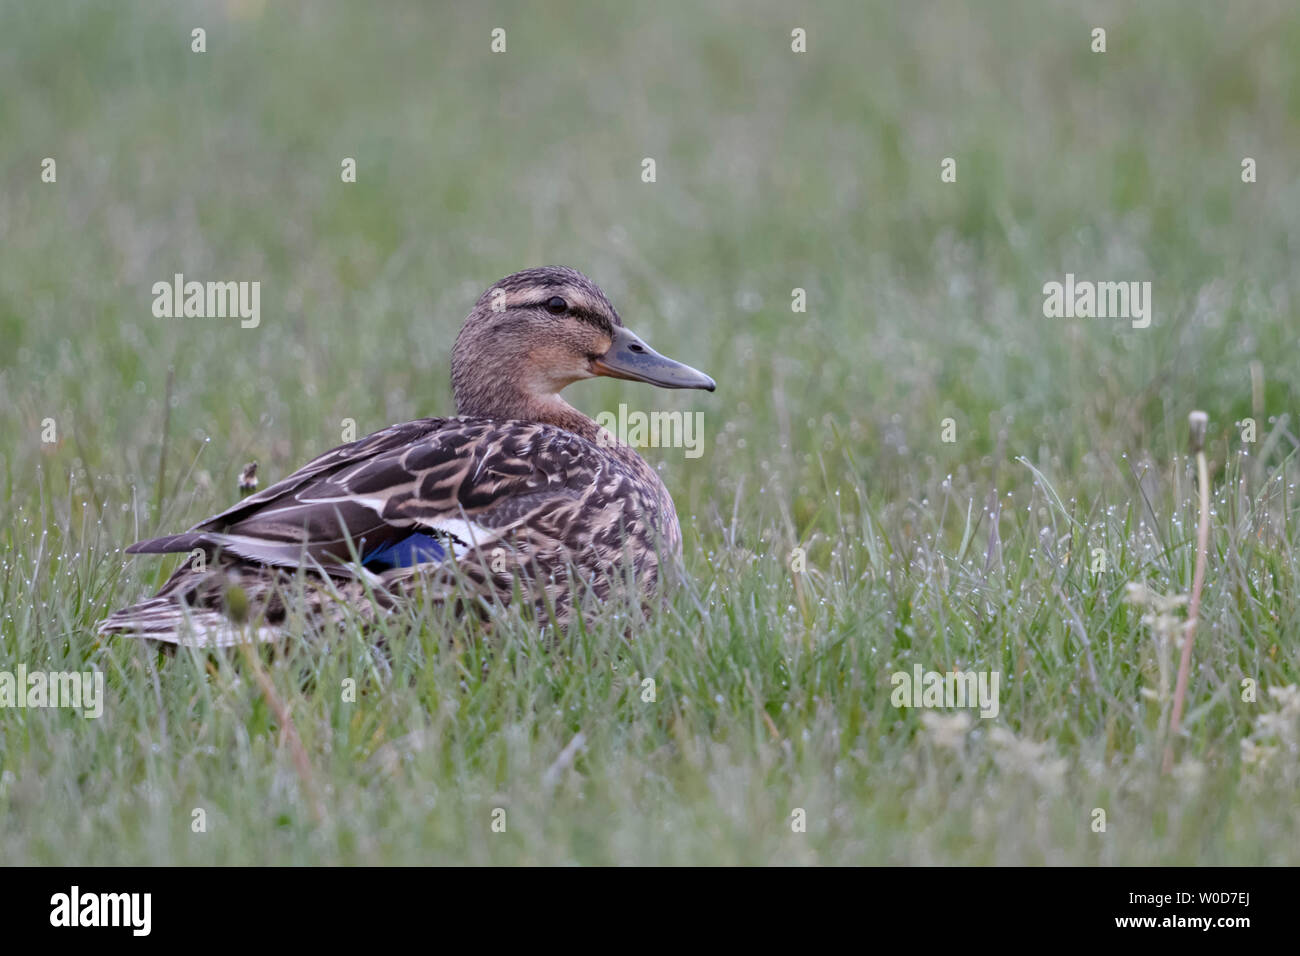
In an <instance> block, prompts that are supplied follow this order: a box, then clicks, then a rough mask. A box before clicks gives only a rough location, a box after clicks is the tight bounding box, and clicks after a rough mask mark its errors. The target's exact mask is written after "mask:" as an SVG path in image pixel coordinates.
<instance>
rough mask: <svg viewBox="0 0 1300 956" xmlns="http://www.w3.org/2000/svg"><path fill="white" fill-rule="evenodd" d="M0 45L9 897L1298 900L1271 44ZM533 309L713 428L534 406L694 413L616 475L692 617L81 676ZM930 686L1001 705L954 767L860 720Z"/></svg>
mask: <svg viewBox="0 0 1300 956" xmlns="http://www.w3.org/2000/svg"><path fill="white" fill-rule="evenodd" d="M0 22H3V24H4V30H3V33H4V39H3V41H0V90H3V91H4V93H3V96H0V250H2V253H0V481H3V489H2V493H0V546H2V548H3V555H0V671H14V670H15V668H16V667H17V666H19V665H22V666H24V667H26V668H27V669H29V670H36V669H41V670H48V671H86V670H96V671H101V672H102V673H103V675H104V682H105V700H104V702H103V703H104V712H103V715H102V716H101V717H99V718H98V719H85V718H83V717H82V716H80V715H79V714H77V713H74V712H72V711H70V710H66V709H38V708H25V709H23V708H16V707H9V708H0V847H2V848H3V850H0V862H2V863H5V864H59V863H85V864H128V863H131V864H134V863H140V864H161V863H180V864H239V863H274V864H281V863H295V864H301V863H308V864H336V863H338V864H374V863H402V864H446V863H473V864H507V863H509V864H515V863H530V864H573V863H576V864H703V863H711V864H775V863H787V864H883V863H902V864H940V863H962V864H1048V865H1056V864H1102V865H1133V864H1175V863H1177V864H1291V865H1295V864H1297V863H1300V813H1297V801H1296V792H1297V784H1300V694H1298V693H1297V691H1296V690H1295V686H1296V685H1297V684H1300V661H1298V659H1297V650H1298V648H1300V618H1298V616H1297V604H1298V596H1300V510H1298V509H1297V503H1296V502H1297V489H1296V485H1295V481H1296V473H1297V470H1298V468H1300V461H1298V460H1297V448H1300V440H1298V439H1297V437H1296V436H1297V433H1300V429H1298V428H1297V414H1298V413H1300V351H1298V350H1300V270H1297V269H1296V262H1297V258H1298V257H1300V231H1298V230H1300V225H1298V224H1300V174H1298V172H1297V157H1300V61H1297V59H1296V57H1295V55H1294V53H1295V51H1296V50H1297V49H1300V12H1298V11H1297V9H1296V7H1295V5H1294V4H1293V3H1291V2H1288V0H1250V2H1246V3H1244V4H1235V5H1227V4H1221V3H1215V2H1208V0H1190V2H1189V0H1152V2H1144V3H1142V4H1141V5H1136V4H1123V3H1119V2H1113V3H1096V4H1087V5H1084V6H1083V7H1081V6H1080V5H1079V4H1073V3H1067V2H1063V0H1051V2H1039V0H1000V2H993V3H982V4H966V3H959V2H952V0H938V2H933V3H925V4H910V3H895V4H878V5H872V6H871V7H870V8H869V9H868V8H866V7H864V5H862V4H860V3H852V2H847V0H846V2H827V3H819V4H815V5H812V4H810V5H807V6H799V7H791V6H790V5H789V4H781V3H776V2H769V0H763V2H757V3H740V2H738V0H727V2H720V3H713V4H707V5H704V4H695V3H690V2H686V0H667V2H662V3H656V4H635V5H633V4H597V3H580V2H567V0H566V2H561V3H550V4H546V5H544V6H543V5H532V4H511V3H503V2H488V3H479V4H474V5H472V6H470V5H464V6H452V5H451V4H425V3H416V2H393V3H385V4H373V5H370V4H367V5H362V4H356V3H344V2H337V0H336V2H325V3H306V2H302V3H296V2H295V3H270V2H259V0H225V2H202V3H201V2H182V3H169V4H158V3H149V2H142V0H130V2H121V3H108V2H92V3H71V2H63V0H52V2H47V3H42V4H27V3H21V2H17V0H4V2H0ZM196 27H202V28H203V29H204V30H205V31H206V32H205V51H204V52H195V51H194V50H193V49H192V45H193V37H192V30H194V29H195V28H196ZM1096 27H1102V28H1104V29H1105V30H1106V50H1105V52H1094V51H1093V49H1092V47H1093V45H1094V41H1093V39H1092V31H1093V29H1094V28H1096ZM495 28H501V29H504V30H505V42H506V49H505V51H504V52H501V53H494V52H492V49H491V43H492V36H491V31H492V30H493V29H495ZM796 28H797V29H801V30H804V31H806V51H805V52H795V51H794V50H792V42H793V41H792V30H795V29H796ZM46 158H51V159H53V160H55V163H56V165H55V167H54V169H55V170H56V173H55V179H54V181H53V182H49V181H45V180H44V178H43V171H44V169H45V168H46V167H45V166H44V164H43V161H44V160H45V159H46ZM346 158H352V159H354V160H355V164H356V181H355V182H344V181H343V177H342V176H341V167H342V163H343V161H344V160H345V159H346ZM945 158H950V159H952V160H954V165H953V166H952V167H951V168H952V169H953V171H954V172H955V180H954V181H944V177H943V176H942V175H941V173H942V171H943V166H942V164H943V160H944V159H945ZM1247 158H1249V159H1251V160H1253V161H1254V162H1253V164H1252V166H1251V168H1252V169H1253V170H1254V176H1253V179H1254V181H1252V182H1246V181H1243V172H1244V168H1243V161H1244V160H1245V159H1247ZM646 159H653V160H654V172H655V175H654V181H653V182H646V181H645V178H644V170H645V169H646V167H645V165H644V160H646ZM949 178H951V177H949ZM552 263H554V264H563V265H569V266H573V267H575V268H578V269H580V270H582V271H583V272H584V273H586V274H587V275H589V276H590V277H591V278H592V279H594V280H595V281H596V282H597V283H599V284H600V285H601V287H602V288H603V289H604V290H605V291H606V292H607V293H608V295H609V297H610V299H611V300H612V301H613V303H614V304H615V305H616V306H617V308H618V309H619V311H620V313H621V315H622V318H623V320H624V322H625V323H626V324H627V325H628V326H629V327H631V328H632V329H634V330H635V331H636V332H637V333H638V334H640V335H641V336H643V337H644V338H645V339H646V340H647V341H648V342H649V343H650V344H651V345H652V346H654V347H655V348H657V349H659V350H660V351H662V352H664V353H665V354H667V355H671V356H673V357H674V358H677V359H680V360H681V361H684V362H688V363H690V364H691V365H693V366H695V367H697V368H699V369H702V370H704V371H706V372H708V373H709V374H710V375H712V376H713V377H714V378H715V379H716V380H717V382H718V389H717V391H716V393H713V394H704V393H699V392H673V393H668V392H661V391H655V390H653V389H651V388H649V387H648V386H644V385H636V384H632V383H627V382H618V381H612V380H599V381H594V382H584V383H579V384H577V385H575V386H573V387H572V388H570V389H569V390H568V391H567V392H566V398H568V400H569V401H571V402H572V403H573V404H575V405H576V406H578V407H579V408H581V409H583V410H584V411H586V412H588V413H589V414H591V415H593V416H594V415H595V414H597V413H598V412H601V411H614V412H616V411H617V409H618V408H619V405H620V403H625V404H626V405H627V406H628V407H629V408H631V409H638V410H643V411H647V412H649V411H656V410H658V411H681V412H688V413H692V414H693V413H695V412H700V413H702V415H703V418H702V422H703V425H704V431H703V442H702V445H701V448H700V453H699V455H698V457H694V456H688V455H687V454H686V453H685V451H686V450H685V449H682V448H649V449H645V450H644V452H643V454H644V456H645V457H646V458H647V459H648V460H650V461H651V462H652V463H653V464H655V465H656V466H658V467H659V468H660V470H661V473H662V475H663V477H664V481H665V483H666V484H667V486H668V488H669V489H670V491H671V492H672V494H673V496H674V498H675V500H676V503H677V509H678V512H679V514H680V516H681V521H682V527H683V532H684V538H685V544H684V567H685V572H686V576H685V580H684V581H683V582H682V583H681V584H680V586H679V587H677V588H676V589H675V590H673V592H672V593H671V594H670V595H669V596H668V598H667V599H666V601H665V603H664V605H663V606H662V607H661V608H657V609H656V610H655V613H654V614H653V615H652V616H651V617H650V618H649V619H648V620H645V621H638V622H637V623H636V626H635V628H634V629H633V630H634V633H633V634H632V635H631V637H630V639H629V638H628V636H627V635H626V634H625V632H626V630H627V629H628V621H629V617H628V614H627V613H626V609H620V608H617V607H610V608H605V609H597V610H596V611H594V612H593V613H591V614H589V615H587V616H584V618H583V619H582V621H581V623H580V625H579V626H576V627H575V628H574V629H573V630H572V632H571V633H570V634H569V635H568V636H567V638H566V639H565V640H563V641H561V642H558V643H557V642H553V641H548V640H546V639H544V638H543V637H542V636H540V635H539V634H538V632H537V629H536V627H535V626H533V625H532V624H531V623H530V622H529V621H528V620H526V619H525V618H524V617H521V616H519V615H506V616H505V617H503V618H502V619H501V620H499V621H497V622H496V625H495V627H494V628H493V630H492V633H491V635H490V636H485V635H483V634H482V633H480V632H479V630H478V629H477V628H476V627H475V626H474V625H473V624H472V623H471V622H469V621H456V620H453V619H451V617H450V616H449V615H448V614H446V613H443V612H441V611H440V609H437V608H428V607H424V608H418V609H415V610H413V611H412V612H411V613H410V614H409V615H405V616H399V617H398V618H396V619H394V620H392V621H389V622H387V623H386V624H385V633H384V639H385V643H384V645H383V646H382V647H376V645H375V643H374V641H372V640H371V639H369V638H368V637H367V636H366V635H364V634H363V633H362V632H361V631H360V630H352V631H348V630H347V629H344V630H343V631H341V632H339V633H336V634H334V635H332V637H331V639H329V640H320V641H292V640H289V641H285V642H283V644H282V645H281V646H278V647H277V648H275V650H274V652H273V653H270V652H268V653H264V654H260V655H256V656H251V657H250V656H246V655H242V654H240V653H238V652H229V653H214V654H209V653H200V652H192V651H185V650H182V651H181V652H179V653H176V654H174V655H167V654H160V653H158V652H157V650H156V649H154V648H150V647H148V646H145V645H143V644H140V643H137V642H133V641H126V640H110V641H103V640H99V639H97V638H96V636H95V634H94V626H95V624H96V622H97V621H99V620H100V619H101V618H102V617H104V616H105V615H106V614H107V613H108V612H110V611H112V610H114V609H115V608H118V607H121V606H123V605H125V604H128V603H131V602H133V601H136V600H139V599H141V598H142V597H144V596H145V595H147V594H148V593H151V591H152V590H153V589H155V588H156V587H157V586H158V585H160V584H161V582H162V581H163V580H164V579H165V577H166V575H167V573H169V572H170V571H171V569H172V568H173V567H174V566H175V563H176V562H175V560H174V559H171V560H163V559H159V558H156V557H138V558H137V557H128V556H126V555H125V554H123V549H124V548H125V547H126V545H128V544H130V543H131V542H133V541H136V540H138V539H140V538H143V537H147V536H149V535H153V534H162V533H167V532H171V531H179V530H183V529H184V528H186V527H188V526H189V525H191V524H192V523H194V522H196V521H198V520H200V519H202V518H204V517H206V516H208V515H210V514H212V513H214V512H216V511H218V510H220V509H222V508H224V507H226V506H227V505H228V504H230V503H232V502H233V501H234V500H236V498H237V496H238V492H237V490H236V483H237V479H238V476H239V474H240V470H241V468H242V467H243V466H244V464H245V463H246V462H248V461H249V460H253V459H255V460H257V461H258V462H259V467H260V475H261V476H262V480H263V481H264V482H268V481H273V480H275V479H276V478H278V477H281V476H283V475H285V474H288V473H289V472H290V471H291V470H292V469H293V468H295V467H296V466H298V465H300V464H302V463H303V462H305V461H306V460H307V459H308V458H310V457H312V456H314V455H316V454H318V453H320V452H322V451H324V450H326V449H328V448H330V447H332V446H334V445H337V444H339V443H340V441H341V440H342V430H343V429H344V428H345V427H346V424H345V423H346V422H348V421H351V422H353V423H355V426H356V429H357V434H358V435H361V434H365V433H366V432H368V431H373V430H375V429H378V428H381V427H383V426H385V425H387V424H389V423H392V422H396V421H403V420H407V419H411V418H416V417H421V416H427V415H438V414H450V413H451V412H452V411H453V408H452V401H451V390H450V383H449V371H448V363H449V353H450V349H451V345H452V342H453V339H454V336H455V334H456V331H457V330H458V328H459V327H460V323H461V322H462V321H463V319H464V317H465V315H466V313H467V312H468V311H469V309H470V307H471V306H472V304H473V302H474V300H475V299H476V298H477V296H478V295H479V294H480V293H481V292H482V290H483V289H484V288H486V287H487V286H488V285H489V284H490V283H491V282H493V281H495V280H496V279H498V278H500V277H501V276H504V275H506V274H508V273H511V272H514V271H516V270H518V269H523V268H527V267H530V266H536V265H545V264H552ZM176 273H183V274H185V276H186V277H187V278H194V279H198V280H220V281H225V280H232V281H234V280H250V281H253V280H255V281H259V282H260V284H261V286H260V288H261V306H260V308H261V314H260V322H259V323H258V324H257V326H256V327H255V328H244V327H241V323H240V322H239V320H238V319H198V318H188V319H187V318H159V317H156V316H155V315H154V313H153V310H152V308H151V305H152V302H153V299H154V296H153V294H152V292H151V289H152V287H153V285H154V284H155V283H157V282H159V281H164V282H170V281H171V280H172V278H173V276H174V275H175V274H176ZM1067 274H1069V275H1074V276H1076V277H1078V278H1080V279H1088V280H1096V281H1126V282H1127V281H1140V282H1150V283H1151V289H1152V299H1151V302H1152V305H1153V308H1152V313H1151V321H1150V324H1149V325H1148V326H1147V327H1144V328H1138V327H1134V323H1132V322H1130V321H1128V320H1126V319H1122V318H1104V319H1103V318H1065V317H1061V318H1049V317H1046V316H1045V315H1044V309H1043V306H1044V292H1043V287H1044V284H1045V283H1049V282H1063V281H1064V280H1065V277H1066V275H1067ZM795 290H802V301H801V302H800V301H798V300H799V299H800V296H799V294H798V293H796V291H795ZM800 305H802V306H803V311H798V310H797V309H798V307H799V306H800ZM1194 409H1200V410H1203V411H1205V412H1206V413H1207V414H1208V416H1209V430H1208V437H1207V446H1206V447H1207V452H1208V456H1209V461H1210V479H1211V503H1212V509H1211V510H1212V519H1211V532H1210V546H1209V555H1208V574H1207V578H1206V584H1205V590H1204V595H1203V601H1202V605H1201V611H1200V619H1199V626H1198V629H1197V632H1196V642H1195V645H1194V653H1193V658H1192V671H1191V679H1190V683H1189V687H1188V693H1187V702H1188V705H1187V713H1186V717H1185V719H1184V725H1183V728H1182V731H1181V732H1180V733H1179V734H1178V735H1177V736H1176V737H1172V739H1171V735H1170V733H1169V723H1170V711H1171V707H1172V694H1173V672H1174V670H1175V668H1176V666H1177V660H1178V647H1177V641H1176V640H1175V638H1174V636H1173V635H1174V633H1175V632H1176V631H1178V630H1179V628H1178V627H1177V624H1176V622H1177V621H1178V620H1181V616H1182V615H1183V614H1184V613H1185V608H1183V607H1181V606H1178V605H1176V604H1171V605H1170V608H1171V609H1170V610H1168V611H1167V612H1166V611H1163V610H1162V608H1163V604H1162V603H1161V602H1160V597H1161V596H1168V597H1175V596H1179V595H1186V594H1187V593H1188V592H1189V591H1190V589H1191V582H1192V574H1193V566H1194V560H1195V535H1196V523H1197V514H1196V480H1195V469H1194V467H1193V466H1192V464H1191V461H1190V459H1189V457H1188V438H1187V421H1188V414H1189V413H1190V412H1191V411H1193V410H1194ZM1134 595H1138V596H1139V599H1140V600H1139V601H1138V602H1135V601H1134V600H1133V597H1134ZM1143 601H1145V603H1142V602H1143ZM1171 617H1172V619H1173V622H1172V623H1171V621H1170V618H1171ZM918 665H919V666H920V667H922V668H923V669H925V670H929V671H941V672H947V671H952V670H954V669H956V670H962V671H971V670H973V671H980V672H990V673H991V672H996V673H998V674H999V675H1000V679H1001V682H1000V696H999V707H998V712H997V714H996V716H994V717H988V718H982V717H980V716H979V714H978V713H970V712H967V711H957V710H950V709H940V710H927V709H924V708H899V707H896V706H894V705H893V703H892V702H891V694H892V692H893V690H894V686H893V682H892V675H893V674H895V673H898V672H905V673H912V672H913V669H914V668H915V667H916V666H918ZM647 680H652V681H653V691H654V692H653V694H652V695H651V694H648V693H647V690H646V688H647V686H648V685H647V684H646V681H647ZM347 681H352V682H354V683H353V684H352V685H347V684H345V682H347ZM345 686H354V687H355V691H356V692H355V695H354V696H353V698H352V699H348V696H349V695H347V694H346V693H344V692H342V691H341V688H344V687H345ZM647 697H652V698H653V699H647ZM1166 744H1171V745H1172V748H1173V754H1174V757H1175V760H1174V764H1173V769H1172V771H1171V772H1169V773H1165V772H1162V768H1161V762H1162V755H1163V752H1164V749H1165V747H1166ZM1098 810H1101V811H1103V816H1102V817H1099V816H1098V814H1097V811H1098ZM1103 819H1104V829H1099V828H1098V822H1099V820H1103Z"/></svg>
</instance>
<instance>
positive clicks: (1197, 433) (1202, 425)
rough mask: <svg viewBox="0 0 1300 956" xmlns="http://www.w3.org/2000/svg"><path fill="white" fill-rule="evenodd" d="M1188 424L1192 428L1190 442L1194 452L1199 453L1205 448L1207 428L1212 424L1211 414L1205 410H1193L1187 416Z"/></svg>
mask: <svg viewBox="0 0 1300 956" xmlns="http://www.w3.org/2000/svg"><path fill="white" fill-rule="evenodd" d="M1187 424H1188V426H1189V430H1190V439H1189V444H1190V445H1191V449H1192V454H1193V455H1199V454H1200V453H1201V452H1202V451H1204V450H1205V430H1206V429H1207V428H1208V427H1209V425H1210V416H1209V415H1207V414H1205V412H1192V413H1191V414H1190V415H1188V416H1187Z"/></svg>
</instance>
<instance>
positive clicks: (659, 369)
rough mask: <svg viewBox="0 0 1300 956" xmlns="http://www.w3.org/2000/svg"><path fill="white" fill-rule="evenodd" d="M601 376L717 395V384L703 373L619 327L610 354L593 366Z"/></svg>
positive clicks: (593, 363) (593, 369) (595, 361)
mask: <svg viewBox="0 0 1300 956" xmlns="http://www.w3.org/2000/svg"><path fill="white" fill-rule="evenodd" d="M591 368H592V371H594V372H595V373H596V374H597V375H607V376H609V377H610V378H624V379H627V380H628V381H630V382H648V383H649V384H651V385H658V386H659V387H660V388H702V389H705V390H706V391H710V392H711V391H713V390H714V389H715V388H717V387H718V386H717V383H716V382H714V381H713V379H711V378H709V376H707V375H705V374H704V373H703V372H701V371H699V370H697V369H693V368H691V367H690V366H689V365H683V364H682V363H681V362H674V361H673V360H672V359H670V358H668V356H666V355H660V354H659V353H658V352H656V351H655V350H654V349H652V348H651V347H650V346H648V345H646V344H645V343H644V342H642V341H641V339H640V337H639V336H637V335H636V333H634V332H632V331H631V330H630V329H627V328H624V327H622V326H619V327H618V328H617V329H615V331H614V343H613V344H612V345H611V346H610V347H609V351H608V352H606V353H605V354H604V355H602V356H601V357H600V358H598V359H595V360H594V361H593V362H592V363H591Z"/></svg>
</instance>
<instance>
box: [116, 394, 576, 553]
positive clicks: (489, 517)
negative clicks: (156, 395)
mask: <svg viewBox="0 0 1300 956" xmlns="http://www.w3.org/2000/svg"><path fill="white" fill-rule="evenodd" d="M594 450H595V446H593V445H592V444H591V443H590V442H588V441H586V440H585V439H583V438H580V437H579V436H577V435H574V434H572V433H570V432H566V431H564V430H562V429H559V428H556V427H554V426H550V425H542V424H537V423H530V422H509V421H507V422H503V421H496V420H491V419H466V418H450V419H448V418H429V419H421V420H419V421H414V422H406V423H404V424H401V425H394V426H391V427H390V428H386V429H384V430H382V431H379V432H375V433H374V434H372V435H367V436H366V437H364V438H361V439H359V440H357V441H355V442H352V443H350V444H347V445H342V446H340V447H338V448H335V449H332V450H330V451H328V452H326V453H325V454H323V455H321V456H319V457H318V458H316V459H314V460H312V461H311V462H309V463H308V464H306V465H305V466H303V467H302V468H300V469H299V470H298V471H296V472H294V473H293V474H292V475H290V476H289V477H287V478H285V479H283V480H282V481H279V482H277V483H276V484H274V485H271V486H270V487H268V488H266V489H265V490H263V491H261V492H258V493H257V494H255V495H251V496H250V497H248V498H245V499H244V500H243V501H241V502H239V503H238V504H237V505H235V506H233V507H231V508H228V509H227V510H225V511H223V512H221V513H220V514H218V515H214V516H213V517H211V518H208V519H207V520H205V521H202V522H200V523H198V524H196V525H195V526H194V527H193V528H191V529H190V530H189V531H187V532H185V533H184V534H177V535H168V536H165V537H161V538H153V539H151V540H148V541H141V542H139V543H137V544H133V545H131V547H129V548H127V551H128V552H129V553H132V554H141V553H166V552H175V551H191V550H194V549H203V550H204V551H209V552H210V551H223V552H227V553H229V554H232V555H234V556H237V557H240V558H243V559H244V560H247V561H252V562H256V563H260V564H266V565H271V566H276V567H287V568H297V567H301V566H307V567H315V566H318V565H319V566H329V568H330V571H331V573H342V574H345V575H347V574H350V573H352V572H349V571H348V570H346V567H347V565H349V564H352V565H353V566H355V563H356V559H357V558H360V559H361V563H362V564H363V565H364V564H366V562H367V560H369V559H372V558H373V559H374V560H377V561H378V560H382V561H383V562H385V563H387V564H388V566H390V567H391V566H392V564H393V563H407V564H414V563H424V562H426V561H439V560H442V559H443V558H445V556H446V553H447V551H449V550H450V551H452V552H453V553H462V552H463V551H464V550H467V549H469V548H473V547H480V548H481V547H483V546H484V545H488V544H491V543H493V542H494V541H496V540H499V539H500V538H501V537H502V536H503V535H504V534H506V533H507V532H508V531H509V530H510V529H511V528H512V527H513V526H516V525H517V524H519V523H520V522H522V521H524V520H526V518H527V516H529V515H530V514H533V513H535V512H536V511H537V510H538V508H539V507H540V508H543V509H545V508H546V506H547V503H548V502H555V503H557V504H559V503H562V502H564V501H566V500H567V501H573V500H576V499H577V498H579V497H581V495H582V493H583V491H584V489H587V488H589V487H590V485H591V483H592V481H593V480H594V479H595V476H596V472H597V471H598V465H597V464H595V463H593V459H594V460H595V461H597V462H598V461H599V460H600V456H598V455H597V456H593V455H592V454H591V452H592V451H594ZM557 499H558V500H557Z"/></svg>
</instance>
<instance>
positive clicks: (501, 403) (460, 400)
mask: <svg viewBox="0 0 1300 956" xmlns="http://www.w3.org/2000/svg"><path fill="white" fill-rule="evenodd" d="M456 413H457V414H458V415H465V416H472V417H480V418H501V419H515V420H518V421H525V422H543V423H545V424H547V425H555V426H556V427H557V428H563V429H564V430H565V431H569V432H573V434H575V435H580V436H582V437H583V438H585V439H587V440H588V441H596V440H597V437H598V436H599V434H600V426H599V425H597V424H596V423H595V422H594V421H592V420H591V419H590V418H588V417H587V416H586V415H584V414H583V413H582V412H580V411H578V410H577V409H576V408H574V407H573V406H572V405H570V404H569V403H568V402H566V401H565V400H564V399H562V398H560V396H559V395H555V394H551V395H536V394H529V393H526V392H523V391H520V390H517V389H512V388H510V387H508V386H507V387H503V388H501V389H499V390H496V391H495V392H483V393H480V394H478V395H475V396H459V395H458V396H457V401H456Z"/></svg>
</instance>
